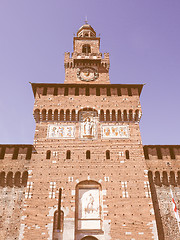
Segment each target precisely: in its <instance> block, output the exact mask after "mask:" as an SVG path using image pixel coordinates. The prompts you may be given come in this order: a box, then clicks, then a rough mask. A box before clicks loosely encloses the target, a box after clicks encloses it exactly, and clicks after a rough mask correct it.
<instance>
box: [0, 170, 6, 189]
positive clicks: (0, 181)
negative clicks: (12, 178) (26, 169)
mask: <svg viewBox="0 0 180 240" xmlns="http://www.w3.org/2000/svg"><path fill="white" fill-rule="evenodd" d="M0 187H5V172H1V173H0Z"/></svg>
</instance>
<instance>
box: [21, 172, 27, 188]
mask: <svg viewBox="0 0 180 240" xmlns="http://www.w3.org/2000/svg"><path fill="white" fill-rule="evenodd" d="M27 180H28V172H27V171H25V172H23V174H22V186H23V187H26V186H27Z"/></svg>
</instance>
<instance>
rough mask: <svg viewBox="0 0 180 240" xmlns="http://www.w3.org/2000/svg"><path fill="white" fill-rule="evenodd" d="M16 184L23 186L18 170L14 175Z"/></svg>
mask: <svg viewBox="0 0 180 240" xmlns="http://www.w3.org/2000/svg"><path fill="white" fill-rule="evenodd" d="M14 185H15V186H16V187H21V173H20V172H16V173H15V176H14Z"/></svg>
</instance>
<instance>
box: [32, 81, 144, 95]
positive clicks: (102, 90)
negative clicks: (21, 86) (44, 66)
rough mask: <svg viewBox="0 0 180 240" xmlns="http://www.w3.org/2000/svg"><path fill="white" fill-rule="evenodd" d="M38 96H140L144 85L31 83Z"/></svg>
mask: <svg viewBox="0 0 180 240" xmlns="http://www.w3.org/2000/svg"><path fill="white" fill-rule="evenodd" d="M31 85H32V89H33V93H34V97H36V96H38V97H41V96H47V95H53V96H104V97H109V96H117V97H121V96H124V97H125V96H140V94H141V91H142V88H143V84H111V85H109V84H98V85H97V84H92V83H91V85H87V84H51V83H45V84H43V83H31Z"/></svg>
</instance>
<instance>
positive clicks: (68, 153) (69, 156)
mask: <svg viewBox="0 0 180 240" xmlns="http://www.w3.org/2000/svg"><path fill="white" fill-rule="evenodd" d="M66 159H71V151H70V150H67V151H66Z"/></svg>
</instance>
